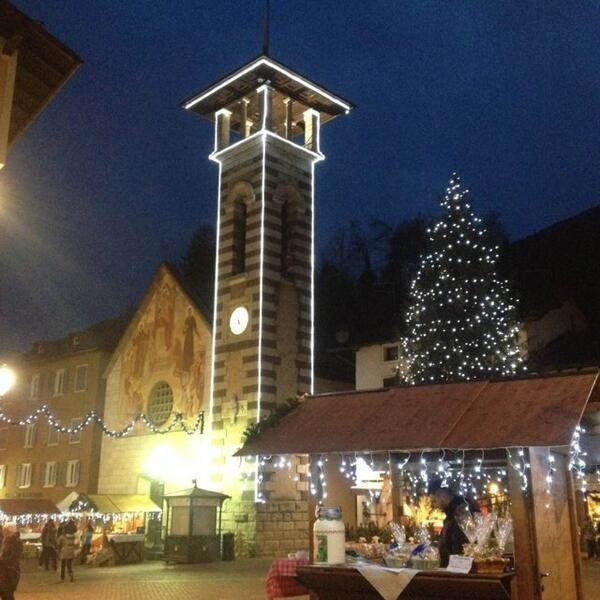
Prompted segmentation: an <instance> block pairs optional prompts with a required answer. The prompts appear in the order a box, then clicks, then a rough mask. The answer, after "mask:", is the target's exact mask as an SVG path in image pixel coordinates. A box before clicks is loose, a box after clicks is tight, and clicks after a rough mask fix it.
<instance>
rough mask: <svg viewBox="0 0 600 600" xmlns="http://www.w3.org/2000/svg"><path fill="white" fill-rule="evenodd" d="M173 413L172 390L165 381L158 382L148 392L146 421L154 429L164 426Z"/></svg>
mask: <svg viewBox="0 0 600 600" xmlns="http://www.w3.org/2000/svg"><path fill="white" fill-rule="evenodd" d="M172 412H173V390H172V389H171V386H170V385H169V384H168V383H167V382H166V381H159V382H158V383H157V384H156V385H155V386H154V387H153V388H152V391H151V392H150V398H149V400H148V419H150V421H151V422H152V424H153V425H154V426H156V427H160V426H161V425H164V424H165V423H166V422H167V421H168V420H169V417H170V416H171V413H172Z"/></svg>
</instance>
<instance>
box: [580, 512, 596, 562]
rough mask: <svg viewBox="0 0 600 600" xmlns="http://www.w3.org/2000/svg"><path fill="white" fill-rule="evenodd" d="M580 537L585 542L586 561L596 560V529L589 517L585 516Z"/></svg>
mask: <svg viewBox="0 0 600 600" xmlns="http://www.w3.org/2000/svg"><path fill="white" fill-rule="evenodd" d="M581 535H582V537H583V540H584V542H585V549H586V551H587V555H588V559H590V560H591V559H592V558H596V556H597V555H598V549H597V548H596V528H595V527H594V521H592V517H590V515H587V516H586V517H585V519H584V520H583V523H582V524H581Z"/></svg>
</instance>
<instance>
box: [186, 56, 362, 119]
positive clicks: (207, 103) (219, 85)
mask: <svg viewBox="0 0 600 600" xmlns="http://www.w3.org/2000/svg"><path fill="white" fill-rule="evenodd" d="M265 81H269V82H270V85H271V87H273V88H274V89H275V90H277V91H279V92H281V93H282V94H284V95H285V96H287V97H289V98H291V99H292V100H298V101H299V102H302V103H303V104H305V105H307V106H309V107H311V108H314V109H315V110H317V111H319V112H320V113H321V121H322V122H323V123H325V122H326V121H329V120H331V119H333V118H335V117H336V116H338V115H341V114H345V113H348V112H349V111H350V110H352V108H354V105H353V104H352V103H350V102H348V101H347V100H345V99H343V98H342V97H341V96H338V95H337V94H334V93H333V92H330V91H328V90H327V89H326V88H324V87H323V86H321V85H318V84H316V83H314V82H312V81H310V80H309V79H308V78H306V77H304V76H303V75H300V74H298V73H297V72H295V71H293V70H292V69H290V68H289V67H286V66H285V65H284V64H282V63H280V62H279V61H277V60H275V59H274V58H271V57H270V56H267V55H265V54H261V55H259V56H257V57H256V58H254V59H253V60H251V61H250V62H247V63H246V64H244V65H242V66H241V67H239V68H238V69H236V70H235V71H233V72H232V73H229V74H228V75H225V77H223V78H221V79H219V80H218V81H217V82H216V83H213V84H212V85H210V86H208V87H206V88H204V89H202V90H200V91H199V92H197V93H196V94H194V95H193V96H191V97H190V98H188V99H187V100H184V101H183V102H182V104H181V106H182V107H183V108H185V109H187V110H191V111H192V112H195V113H197V114H199V115H200V116H202V117H206V118H208V119H211V120H212V119H214V113H215V112H216V111H217V110H219V109H220V108H223V107H225V106H228V105H230V104H232V103H233V102H236V101H237V100H241V99H242V98H243V97H244V96H246V95H247V94H249V93H250V92H252V91H255V90H256V88H258V87H259V86H260V85H261V84H262V83H264V82H265Z"/></svg>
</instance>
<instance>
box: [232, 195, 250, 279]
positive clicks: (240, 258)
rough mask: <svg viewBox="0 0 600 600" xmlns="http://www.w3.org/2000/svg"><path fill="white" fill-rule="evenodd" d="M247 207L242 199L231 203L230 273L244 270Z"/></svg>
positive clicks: (234, 273)
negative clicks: (231, 259) (231, 253)
mask: <svg viewBox="0 0 600 600" xmlns="http://www.w3.org/2000/svg"><path fill="white" fill-rule="evenodd" d="M247 212H248V211H247V208H246V203H245V202H244V201H243V200H236V201H235V202H234V204H233V263H232V274H233V275H237V274H238V273H244V271H245V270H246V221H247Z"/></svg>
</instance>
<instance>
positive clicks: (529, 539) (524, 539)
mask: <svg viewBox="0 0 600 600" xmlns="http://www.w3.org/2000/svg"><path fill="white" fill-rule="evenodd" d="M509 452H510V460H511V462H512V463H513V464H519V462H520V457H519V455H518V453H517V451H516V450H509ZM507 471H508V493H509V496H510V501H511V506H512V508H511V513H512V518H513V537H514V542H515V569H516V573H517V576H516V588H517V589H516V592H517V596H516V598H517V600H541V596H540V589H539V582H538V572H539V569H538V565H537V559H536V552H535V527H534V524H533V503H532V502H531V497H530V496H529V495H528V493H527V491H523V490H522V489H521V485H522V481H521V476H520V475H519V474H518V473H517V471H516V470H515V469H513V468H512V467H511V466H510V465H509V466H508V469H507Z"/></svg>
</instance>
